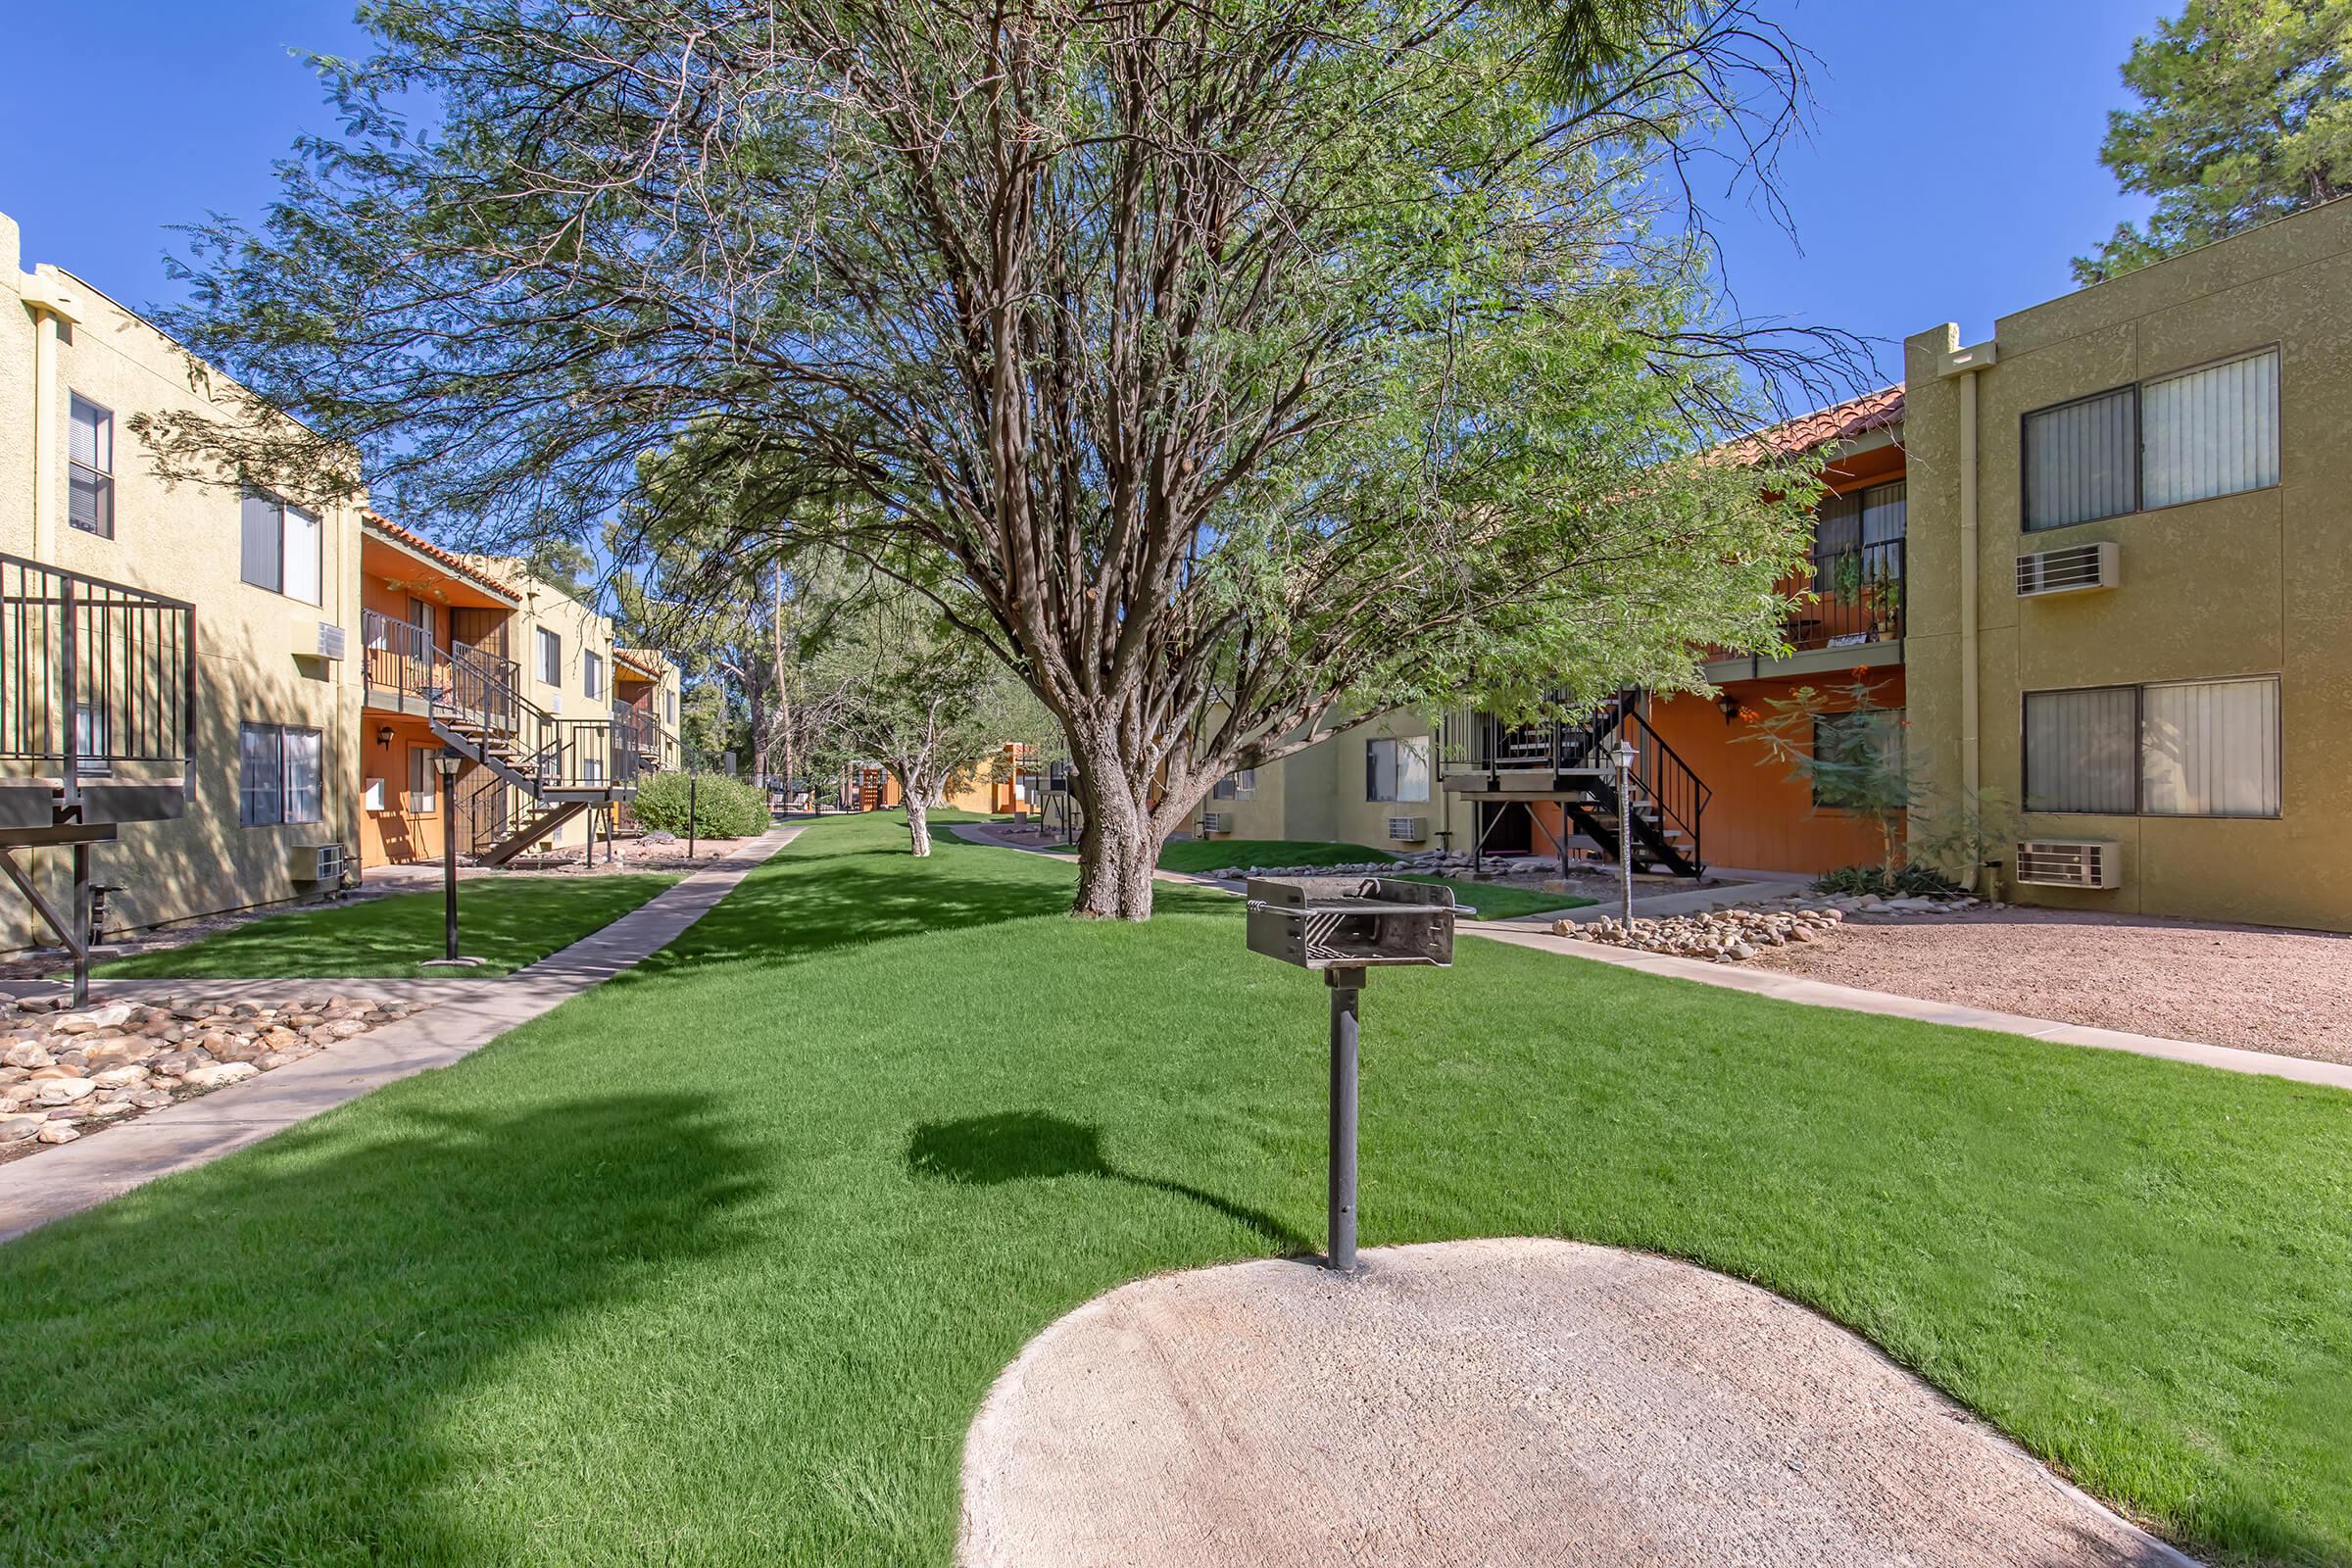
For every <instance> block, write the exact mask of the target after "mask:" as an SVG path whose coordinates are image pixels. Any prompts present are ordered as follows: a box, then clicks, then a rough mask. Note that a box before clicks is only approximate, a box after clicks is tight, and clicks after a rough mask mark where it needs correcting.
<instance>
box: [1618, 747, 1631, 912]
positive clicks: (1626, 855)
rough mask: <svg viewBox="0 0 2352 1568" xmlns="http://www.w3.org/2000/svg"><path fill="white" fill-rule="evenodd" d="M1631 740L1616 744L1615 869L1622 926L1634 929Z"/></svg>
mask: <svg viewBox="0 0 2352 1568" xmlns="http://www.w3.org/2000/svg"><path fill="white" fill-rule="evenodd" d="M1634 756H1635V753H1634V743H1633V742H1632V741H1629V740H1619V741H1618V743H1617V870H1618V873H1619V874H1620V876H1621V877H1622V878H1623V879H1624V888H1625V928H1626V930H1628V931H1629V932H1630V931H1631V930H1633V928H1634Z"/></svg>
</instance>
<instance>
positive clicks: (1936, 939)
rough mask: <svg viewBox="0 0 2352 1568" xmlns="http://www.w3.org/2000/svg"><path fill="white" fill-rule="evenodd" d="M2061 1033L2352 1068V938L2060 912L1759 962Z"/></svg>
mask: <svg viewBox="0 0 2352 1568" xmlns="http://www.w3.org/2000/svg"><path fill="white" fill-rule="evenodd" d="M1748 961H1749V962H1750V964H1751V965H1753V966H1754V967H1757V968H1766V969H1779V970H1782V971H1784V972H1786V973H1789V974H1798V975H1804V976H1806V977H1807V978H1809V979H1814V980H1829V981H1834V982H1836V983H1838V984H1839V985H1848V986H1860V987H1862V988H1863V989H1865V990H1870V991H1887V992H1892V993H1893V994H1894V995H1896V996H1903V997H1918V998H1920V999H1922V1000H1923V1001H1928V1002H1951V1003H1958V1004H1961V1005H1966V1006H1972V1007H1991V1008H1994V1009H1996V1010H1998V1011H2001V1012H2016V1013H2024V1014H2026V1015H2028V1016H2030V1017H2035V1018H2052V1019H2056V1020H2058V1021H2059V1022H2062V1023H2079V1024H2089V1025H2091V1026H2093V1027H2096V1028H2102V1029H2127V1030H2131V1032H2133V1033H2135V1034H2144V1035H2161V1036H2164V1037H2166V1038H2168V1039H2173V1040H2201V1041H2204V1042H2206V1043H2208V1044H2210V1045H2217V1046H2237V1047H2240V1048H2242V1049H2244V1050H2247V1051H2268V1052H2274V1053H2276V1054H2279V1055H2285V1056H2309V1057H2313V1058H2315V1059H2318V1060H2321V1061H2339V1062H2352V937H2344V936H2336V935H2331V934H2328V933H2325V932H2310V931H2281V930H2275V929H2270V928H2266V927H2252V926H2223V925H2204V924H2198V923H2194V922H2191V921H2187V920H2159V919H2146V918H2139V917H2134V916H2123V915H2099V914H2082V913H2074V912H2068V911H2059V910H2051V909H2019V908H2008V909H1999V910H1991V909H1984V910H1973V911H1969V912H1966V913H1958V914H1943V915H1932V916H1913V917H1911V918H1909V919H1907V920H1905V921H1903V922H1901V923H1899V924H1896V923H1885V924H1882V923H1880V922H1878V921H1877V920H1874V919H1872V918H1871V917H1870V916H1868V915H1866V914H1865V915H1857V916H1854V917H1852V918H1849V919H1848V920H1847V921H1846V923H1845V925H1844V927H1843V928H1842V929H1841V930H1839V931H1838V934H1837V935H1836V936H1835V937H1834V938H1832V939H1831V940H1829V941H1826V942H1816V943H1809V944H1804V945H1801V946H1795V947H1787V948H1770V949H1766V950H1764V951H1763V952H1761V953H1759V954H1758V955H1757V956H1755V957H1754V958H1752V959H1750V960H1748Z"/></svg>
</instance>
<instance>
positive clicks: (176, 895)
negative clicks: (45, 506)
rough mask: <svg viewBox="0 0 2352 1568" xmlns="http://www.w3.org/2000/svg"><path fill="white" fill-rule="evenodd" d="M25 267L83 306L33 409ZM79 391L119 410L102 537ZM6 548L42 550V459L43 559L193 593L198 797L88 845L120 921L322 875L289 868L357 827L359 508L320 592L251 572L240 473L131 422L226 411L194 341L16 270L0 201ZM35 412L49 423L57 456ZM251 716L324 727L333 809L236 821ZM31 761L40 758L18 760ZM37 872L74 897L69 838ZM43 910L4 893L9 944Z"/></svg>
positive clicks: (169, 916) (37, 855) (2, 539)
mask: <svg viewBox="0 0 2352 1568" xmlns="http://www.w3.org/2000/svg"><path fill="white" fill-rule="evenodd" d="M28 283H31V284H34V285H35V286H37V287H46V288H52V289H58V290H62V291H64V292H66V293H68V294H70V295H71V298H72V302H73V309H74V310H75V312H76V313H77V314H78V315H79V317H80V320H79V321H78V322H77V323H76V324H74V325H73V327H72V329H71V333H70V337H69V335H68V334H65V333H60V334H59V341H58V342H57V344H56V350H55V352H56V365H57V373H56V375H55V378H54V381H53V383H52V384H51V385H50V386H49V387H48V388H47V389H46V391H47V407H45V408H40V409H36V408H35V403H36V382H37V375H36V357H37V355H38V352H39V337H40V334H41V333H42V332H43V331H54V330H56V329H55V328H54V327H53V326H49V325H45V324H44V323H43V322H42V321H41V320H40V319H39V318H38V317H37V315H36V313H35V312H34V311H33V310H31V309H29V308H28V307H27V306H26V304H25V300H24V297H23V296H24V293H25V287H26V285H27V284H28ZM75 393H78V394H80V395H81V396H82V397H83V398H85V399H87V400H88V401H90V402H93V403H96V404H98V405H100V406H101V407H103V408H105V409H107V410H109V411H111V412H112V414H113V415H114V435H115V441H114V478H115V534H114V537H113V538H111V539H106V538H100V537H98V536H97V535H95V534H90V533H85V532H82V531H80V530H78V529H74V528H72V527H70V526H68V525H67V523H66V520H65V519H66V516H67V489H68V485H69V478H68V469H67V466H66V463H65V443H66V440H67V424H68V408H69V404H70V400H71V398H72V396H73V394H75ZM0 407H4V408H5V409H6V410H8V413H7V415H6V416H5V417H0V471H5V472H7V473H9V474H11V475H12V476H13V477H12V479H11V480H10V482H8V483H6V484H0V551H5V552H7V553H9V554H12V555H17V556H25V557H29V556H33V555H35V554H36V551H35V549H34V544H35V540H34V529H35V518H36V515H37V514H38V513H39V511H40V507H39V491H40V489H41V488H43V487H44V486H43V484H42V483H40V482H36V480H35V477H34V476H35V473H36V470H37V471H39V472H40V473H41V476H42V480H43V481H45V487H46V488H48V489H50V490H51V491H52V492H53V493H52V494H51V495H50V496H49V498H48V499H49V509H50V510H49V516H50V517H51V518H52V519H53V524H52V527H51V529H50V534H49V537H48V538H46V539H45V540H43V541H41V545H42V548H41V549H40V550H39V551H38V552H37V554H38V556H39V558H40V559H41V560H43V561H44V562H45V563H47V564H53V565H57V566H62V567H65V568H66V569H68V570H73V571H78V572H85V573H88V574H89V575H91V576H95V577H102V578H106V579H109V580H111V581H115V582H122V583H127V584H130V585H132V586H134V587H141V588H147V589H151V590H153V591H155V592H157V593H160V594H165V595H168V596H170V597H172V598H175V599H184V600H188V601H191V602H193V603H195V604H196V605H197V606H198V615H197V631H196V644H197V650H198V679H197V693H198V696H197V704H198V706H197V740H196V745H197V757H198V761H197V769H196V775H197V776H196V799H195V802H194V804H193V805H192V806H191V807H190V808H189V810H188V814H187V815H186V816H185V817H183V818H181V819H179V820H176V821H169V822H142V823H129V824H125V825H123V828H122V830H121V836H120V840H119V842H117V843H114V844H104V845H100V846H98V847H97V848H96V849H95V850H94V851H93V854H92V860H93V867H94V872H93V874H94V876H95V877H96V879H97V880H99V881H102V882H110V883H119V884H123V888H124V890H123V892H121V893H118V894H116V895H115V897H114V903H113V909H114V912H115V923H118V924H133V925H147V924H153V923H156V922H159V921H166V920H173V919H179V918H182V917H184V916H187V915H192V914H199V913H207V912H212V911H216V910H220V909H224V908H236V907H247V906H252V905H259V904H270V903H277V902H281V901H285V900H290V899H294V898H297V897H300V896H302V895H304V894H306V893H309V892H311V891H313V890H312V889H311V887H310V885H309V884H297V883H296V882H295V881H294V880H293V877H292V874H291V864H292V862H291V857H290V852H291V851H292V849H293V848H294V846H296V845H299V844H315V843H326V842H334V841H340V842H342V843H344V844H346V845H352V844H356V843H357V841H358V831H359V818H358V794H357V791H358V766H359V758H358V753H357V749H356V747H354V746H351V745H348V744H343V745H339V744H337V737H348V736H351V735H353V734H356V733H357V727H358V718H359V709H360V687H359V671H358V668H357V665H356V663H355V662H353V661H352V660H348V659H347V660H343V661H333V660H327V659H321V658H319V657H318V648H319V625H320V623H321V622H326V623H329V624H333V625H338V626H341V627H343V628H344V629H345V631H346V633H347V646H348V647H349V648H351V649H354V650H356V649H357V648H358V647H359V645H360V639H359V631H358V627H359V556H360V547H359V513H358V509H357V508H356V507H352V506H342V507H336V508H332V509H329V510H328V511H326V512H325V514H324V515H322V517H321V519H320V531H321V535H322V540H321V555H322V561H321V568H320V585H319V598H320V601H321V602H320V603H319V604H317V605H312V604H308V603H305V602H303V601H301V600H298V599H293V598H289V597H287V596H286V595H283V594H278V593H272V592H270V591H269V590H267V589H262V588H256V587H253V586H251V585H249V584H246V583H244V582H242V581H240V580H239V574H238V564H239V538H240V528H239V506H240V498H241V492H240V490H239V489H238V487H237V486H236V485H234V484H233V483H228V484H194V483H184V482H183V483H180V484H176V485H173V484H168V483H166V482H165V480H164V479H163V478H162V477H161V475H159V474H158V473H157V471H156V469H155V466H154V463H153V461H152V459H151V456H150V454H149V453H148V451H147V449H146V448H145V447H144V446H142V445H141V443H140V442H139V440H138V439H137V438H136V437H135V436H133V435H132V434H131V432H130V429H129V421H130V417H131V416H132V415H134V414H137V413H140V412H155V413H162V412H166V411H189V412H198V413H204V412H218V406H217V405H216V404H214V403H213V401H212V399H211V398H210V397H209V396H208V394H207V392H206V390H205V389H204V387H203V385H202V383H201V382H200V381H198V380H197V379H196V378H194V377H192V376H191V373H190V368H189V365H188V361H187V358H186V356H185V354H184V353H183V352H182V351H181V350H180V348H179V347H178V346H177V345H176V344H174V343H172V341H171V340H170V339H168V338H166V337H165V336H164V335H163V334H162V333H161V332H159V331H157V330H156V329H155V328H154V327H152V326H150V325H148V324H147V323H146V322H145V321H143V320H141V319H139V318H138V317H136V316H134V315H132V314H131V313H130V312H128V311H126V310H124V309H123V307H122V306H120V305H117V304H116V303H115V302H114V301H112V300H110V299H108V298H107V297H106V296H105V295H103V294H101V293H100V292H98V290H96V289H95V288H92V287H90V286H89V285H88V284H86V283H84V282H82V281H81V280H80V279H78V278H75V277H73V276H72V275H71V274H68V273H63V272H60V271H58V270H56V269H54V268H48V267H43V268H40V269H38V270H37V273H36V274H35V275H34V276H32V277H27V275H26V274H25V272H24V271H22V270H21V245H20V240H19V235H18V231H17V228H16V225H15V224H14V223H13V222H11V221H8V220H7V219H6V218H5V217H0ZM36 428H37V429H38V430H40V431H42V432H44V433H45V434H53V436H54V440H55V442H56V444H57V450H56V452H55V453H54V454H52V457H53V461H52V462H50V463H48V464H47V465H46V466H44V465H42V464H40V463H39V461H38V456H39V455H38V454H37V453H36V451H35V437H34V432H35V430H36ZM246 721H252V722H262V723H270V724H285V725H293V726H301V727H307V728H315V729H319V730H320V731H322V732H324V737H323V743H322V747H321V751H322V757H323V761H322V768H323V778H322V780H321V813H320V814H321V819H320V820H319V821H318V822H313V823H301V824H283V825H276V826H269V827H240V826H239V825H238V821H237V814H238V813H237V793H238V727H239V725H240V723H242V722H246ZM13 765H14V766H15V767H16V768H17V770H18V771H20V772H29V771H31V770H32V769H31V768H30V767H29V766H28V765H26V764H13ZM19 861H20V863H21V864H25V865H27V866H29V867H30V868H32V869H33V871H34V874H35V875H36V876H38V877H39V878H40V879H41V885H42V887H43V890H44V891H45V892H47V893H49V894H50V895H51V897H52V898H53V899H54V900H56V901H58V902H59V903H60V904H61V907H62V904H63V901H64V900H65V898H66V895H67V889H68V886H69V880H68V878H69V858H68V856H67V854H66V853H65V852H64V851H26V852H20V855H19ZM36 924H37V918H36V917H35V916H34V915H32V913H31V911H30V910H29V909H27V908H26V907H25V905H24V902H23V901H22V900H21V899H18V898H16V897H14V896H12V897H10V898H9V899H7V900H5V901H0V947H20V946H24V945H25V944H27V943H29V942H32V941H35V940H44V939H45V933H42V934H38V935H36V932H35V926H36Z"/></svg>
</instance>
